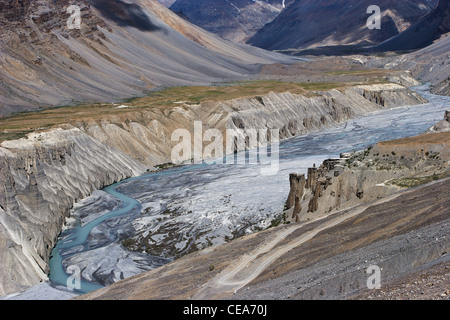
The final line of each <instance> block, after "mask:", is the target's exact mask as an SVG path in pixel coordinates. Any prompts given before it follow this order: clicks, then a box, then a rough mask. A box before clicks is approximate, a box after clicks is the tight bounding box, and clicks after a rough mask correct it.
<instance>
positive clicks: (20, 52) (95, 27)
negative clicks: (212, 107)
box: [0, 0, 287, 115]
mask: <svg viewBox="0 0 450 320" xmlns="http://www.w3.org/2000/svg"><path fill="white" fill-rule="evenodd" d="M75 3H76V4H77V5H78V6H79V7H80V9H81V28H80V29H79V30H78V29H69V28H68V27H67V21H68V19H69V17H70V16H71V14H70V13H67V8H68V6H69V5H72V4H75ZM75 3H74V2H73V1H68V0H62V1H52V0H39V1H29V0H21V1H19V0H7V1H2V2H0V27H1V33H2V38H1V40H0V66H1V73H0V115H5V114H10V113H13V112H18V111H26V110H33V109H36V108H38V107H40V106H48V105H63V104H74V103H76V102H78V101H112V100H117V99H123V98H126V97H130V96H137V95H142V94H143V92H144V91H147V90H150V89H152V88H155V87H160V86H168V85H187V84H208V83H211V82H215V81H221V80H224V79H242V78H244V77H248V75H251V74H254V73H256V72H257V71H258V70H259V66H258V64H265V63H272V62H274V61H285V62H286V61H287V60H286V59H287V58H285V57H282V56H281V55H274V54H272V53H268V52H264V51H262V50H259V49H258V50H257V49H255V48H251V47H249V46H243V45H235V44H232V43H229V42H226V41H223V40H222V39H220V38H219V37H217V36H215V35H211V34H208V33H207V32H205V31H203V30H201V29H200V28H199V27H196V26H194V25H191V24H190V23H187V22H186V21H184V20H183V19H181V18H179V17H178V16H177V15H176V14H174V13H173V12H171V11H170V10H168V9H167V8H165V7H164V6H163V5H161V4H160V3H159V2H157V1H156V0H139V1H137V0H134V1H131V2H130V1H128V2H123V1H121V0H114V1H107V0H79V1H77V2H75Z"/></svg>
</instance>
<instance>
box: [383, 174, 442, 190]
mask: <svg viewBox="0 0 450 320" xmlns="http://www.w3.org/2000/svg"><path fill="white" fill-rule="evenodd" d="M448 177H450V171H446V172H443V173H438V174H433V175H431V176H426V177H415V178H402V179H394V180H391V181H389V182H388V183H387V184H388V185H396V186H399V187H401V188H414V187H417V186H420V185H423V184H427V183H430V182H432V181H436V180H441V179H445V178H448Z"/></svg>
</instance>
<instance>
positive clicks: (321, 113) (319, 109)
mask: <svg viewBox="0 0 450 320" xmlns="http://www.w3.org/2000/svg"><path fill="white" fill-rule="evenodd" d="M423 102H425V100H424V99H423V98H421V97H420V96H419V95H417V94H415V93H413V92H412V91H410V90H408V89H407V88H404V87H402V86H400V85H393V84H386V85H375V86H360V87H354V88H345V89H340V90H330V91H327V92H320V93H316V94H315V95H314V96H311V97H305V96H303V95H295V94H291V93H270V94H268V95H266V96H262V97H248V98H240V99H234V100H230V101H222V102H205V103H202V104H199V105H186V104H180V105H177V106H175V107H173V108H170V109H168V108H160V109H158V108H155V109H147V110H145V111H130V112H129V113H126V114H125V115H122V116H121V117H118V116H114V117H108V116H107V115H106V116H105V118H104V120H102V121H94V120H92V121H90V120H86V121H84V120H83V121H80V122H76V123H71V124H67V125H63V126H61V127H60V128H56V129H51V130H47V131H45V132H36V133H32V134H29V135H28V137H27V138H23V139H20V140H14V141H4V142H3V143H1V145H0V266H1V268H0V295H6V294H9V293H13V292H17V291H20V290H23V289H25V288H27V287H30V286H32V285H34V284H37V283H39V282H40V281H43V280H45V279H47V273H48V271H49V267H48V259H49V256H50V253H51V250H52V248H53V247H54V245H55V242H56V239H57V236H58V235H59V233H60V232H61V230H62V228H63V225H64V221H65V218H66V217H68V216H69V214H70V209H71V208H72V207H73V204H74V203H75V202H76V201H77V200H79V199H82V198H84V197H87V196H88V195H90V194H91V193H92V192H93V191H94V190H96V189H101V188H103V187H105V186H107V185H110V184H113V183H114V182H117V181H120V180H123V179H126V178H128V177H132V176H137V175H140V174H142V173H144V172H146V171H148V170H151V169H152V166H155V165H157V164H163V163H167V162H170V160H171V157H170V153H171V150H172V147H173V146H174V144H175V143H178V142H173V141H171V134H172V132H173V131H174V130H175V129H179V128H184V129H187V130H189V131H191V132H192V131H193V128H192V127H193V121H202V123H203V128H204V129H206V128H217V129H219V130H221V132H224V131H225V130H226V129H237V128H239V129H252V128H254V129H266V128H267V129H280V138H281V139H283V138H288V137H292V136H295V135H299V134H304V133H307V132H310V131H314V130H320V129H322V128H325V127H330V126H333V125H335V124H337V123H339V122H342V121H345V120H347V119H349V118H352V117H355V116H360V115H363V114H365V113H367V112H371V111H376V110H379V109H382V108H389V107H395V106H402V105H405V104H420V103H423ZM238 147H239V148H244V147H245V146H238ZM250 147H252V146H250ZM306 184H308V183H306ZM316 188H317V187H316ZM348 192H350V191H348ZM299 198H301V196H300V197H299ZM294 202H295V197H294ZM306 207H308V206H306ZM306 207H305V208H306ZM319 207H320V205H319Z"/></svg>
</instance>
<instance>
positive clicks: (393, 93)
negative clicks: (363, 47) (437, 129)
mask: <svg viewBox="0 0 450 320" xmlns="http://www.w3.org/2000/svg"><path fill="white" fill-rule="evenodd" d="M426 102H427V101H426V100H425V99H424V98H422V97H421V96H420V95H419V94H417V93H415V92H413V91H411V90H409V89H407V88H405V87H404V86H401V85H398V84H377V85H366V86H356V87H348V88H342V89H334V90H329V91H325V92H317V93H316V94H315V95H314V96H312V97H311V96H305V95H302V94H292V93H290V92H284V93H276V92H271V93H269V94H267V95H265V96H258V97H244V98H238V99H233V100H228V101H218V102H213V101H207V102H203V103H201V104H195V105H192V104H183V103H181V104H179V105H177V106H175V107H172V108H170V109H167V108H154V109H147V110H145V111H139V112H130V113H126V114H125V115H122V116H112V117H108V116H107V115H105V118H104V119H103V120H102V121H80V122H77V123H73V124H72V125H74V126H76V127H78V128H80V129H81V130H83V131H85V132H86V133H87V134H88V135H90V136H92V137H93V138H94V139H96V140H98V141H101V142H104V143H108V144H109V145H111V146H113V147H115V148H117V149H119V150H121V151H123V152H124V153H126V154H128V155H130V156H131V157H133V158H135V159H137V160H138V161H139V162H142V163H145V164H148V165H153V166H154V165H157V164H161V163H167V162H172V159H171V150H172V148H173V147H174V146H175V145H176V144H178V143H179V142H178V141H176V142H174V141H172V139H171V136H172V133H173V132H174V131H175V130H176V129H185V130H188V131H189V132H190V133H191V136H192V137H194V121H201V122H202V125H203V130H204V131H205V130H207V129H209V128H215V129H218V130H220V131H221V132H222V133H223V134H224V133H225V131H226V130H227V129H234V130H235V133H236V134H237V136H238V137H239V138H240V139H239V140H238V143H237V144H236V145H235V146H234V149H235V150H243V149H244V148H254V147H257V143H258V142H257V141H252V140H250V141H248V143H239V142H242V141H245V137H246V136H247V133H248V131H246V130H260V129H267V130H269V129H276V130H279V132H280V139H286V138H291V137H294V136H297V135H301V134H306V133H308V132H313V131H318V130H321V129H324V128H329V127H332V126H334V125H336V124H338V123H340V122H343V121H346V120H348V119H350V118H353V117H357V116H361V115H363V114H365V113H368V112H373V111H377V110H380V109H384V108H392V107H401V106H406V105H417V104H422V103H426ZM224 141H225V136H224ZM206 145H208V143H205V145H204V146H206Z"/></svg>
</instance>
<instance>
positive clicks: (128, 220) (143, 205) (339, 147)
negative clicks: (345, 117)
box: [50, 86, 450, 293]
mask: <svg viewBox="0 0 450 320" xmlns="http://www.w3.org/2000/svg"><path fill="white" fill-rule="evenodd" d="M427 89H428V88H427V86H421V87H417V88H415V90H416V91H417V92H419V93H420V94H421V95H422V96H424V97H425V98H426V99H428V100H429V101H430V103H428V104H424V105H418V106H410V107H401V108H395V109H390V110H382V111H378V112H375V113H371V114H368V115H366V116H364V117H362V118H359V119H353V120H350V121H347V122H345V123H343V124H342V125H340V126H339V127H335V128H331V129H327V130H324V131H321V132H315V133H310V134H307V135H304V136H299V137H295V138H292V139H289V140H285V141H283V142H281V143H280V148H279V170H278V171H277V172H276V173H275V174H273V175H263V174H261V166H259V165H249V164H247V165H237V164H236V165H226V164H225V165H224V164H215V165H205V164H204V165H190V166H183V167H177V168H171V169H168V170H164V171H160V172H156V173H150V174H146V175H143V176H140V177H136V178H131V179H128V180H125V181H122V182H120V183H117V184H115V185H112V186H109V187H107V188H105V189H104V190H101V191H96V192H94V194H93V195H92V196H91V197H89V198H87V199H85V200H83V201H82V202H80V203H79V204H77V205H76V207H75V210H74V212H73V218H72V219H71V221H70V223H69V225H68V228H67V229H66V230H65V231H64V232H63V233H62V234H61V236H60V238H59V240H58V243H57V245H56V247H55V248H54V250H53V252H52V257H51V259H50V281H51V283H52V284H53V285H54V286H56V287H58V286H59V287H65V286H66V285H67V281H68V279H69V281H70V283H71V284H75V285H76V284H77V282H76V280H77V279H78V273H80V275H81V286H80V287H77V286H76V290H75V291H76V292H77V293H85V292H89V291H92V290H95V289H98V288H101V287H102V286H104V285H108V284H111V283H113V282H115V281H118V280H120V279H123V278H127V277H130V276H132V275H135V274H138V273H141V272H144V271H147V270H152V269H154V268H157V267H159V266H161V265H164V264H165V263H168V262H170V261H172V260H173V259H174V258H176V257H179V256H182V255H183V254H186V253H188V252H191V251H195V250H198V249H202V248H205V247H208V246H211V245H217V244H221V243H224V242H226V241H229V240H231V239H233V238H235V237H238V236H241V235H243V234H247V233H251V232H254V231H255V230H258V229H261V228H266V227H267V226H269V225H270V222H271V221H272V220H273V219H274V218H275V217H277V216H278V215H279V214H280V212H281V211H282V210H283V207H284V203H285V201H286V198H287V195H288V193H289V174H290V173H293V172H296V173H305V172H306V170H307V168H308V167H311V166H312V165H313V164H314V163H315V164H317V165H319V164H320V163H321V162H322V161H323V160H325V159H327V158H330V157H338V156H339V154H340V153H342V152H349V151H355V150H361V149H363V148H366V147H368V146H370V145H373V144H375V143H376V142H378V141H383V140H391V139H397V138H404V137H409V136H414V135H418V134H420V133H423V132H424V131H426V130H427V129H428V128H429V127H431V126H432V125H434V124H435V123H436V122H438V121H440V120H441V119H442V118H443V115H444V111H445V110H446V109H450V98H449V97H442V96H436V95H432V94H430V93H429V92H428V91H427ZM124 246H126V247H127V248H129V249H132V251H130V250H126V249H125V248H124ZM69 277H71V278H69ZM72 280H73V281H72Z"/></svg>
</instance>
